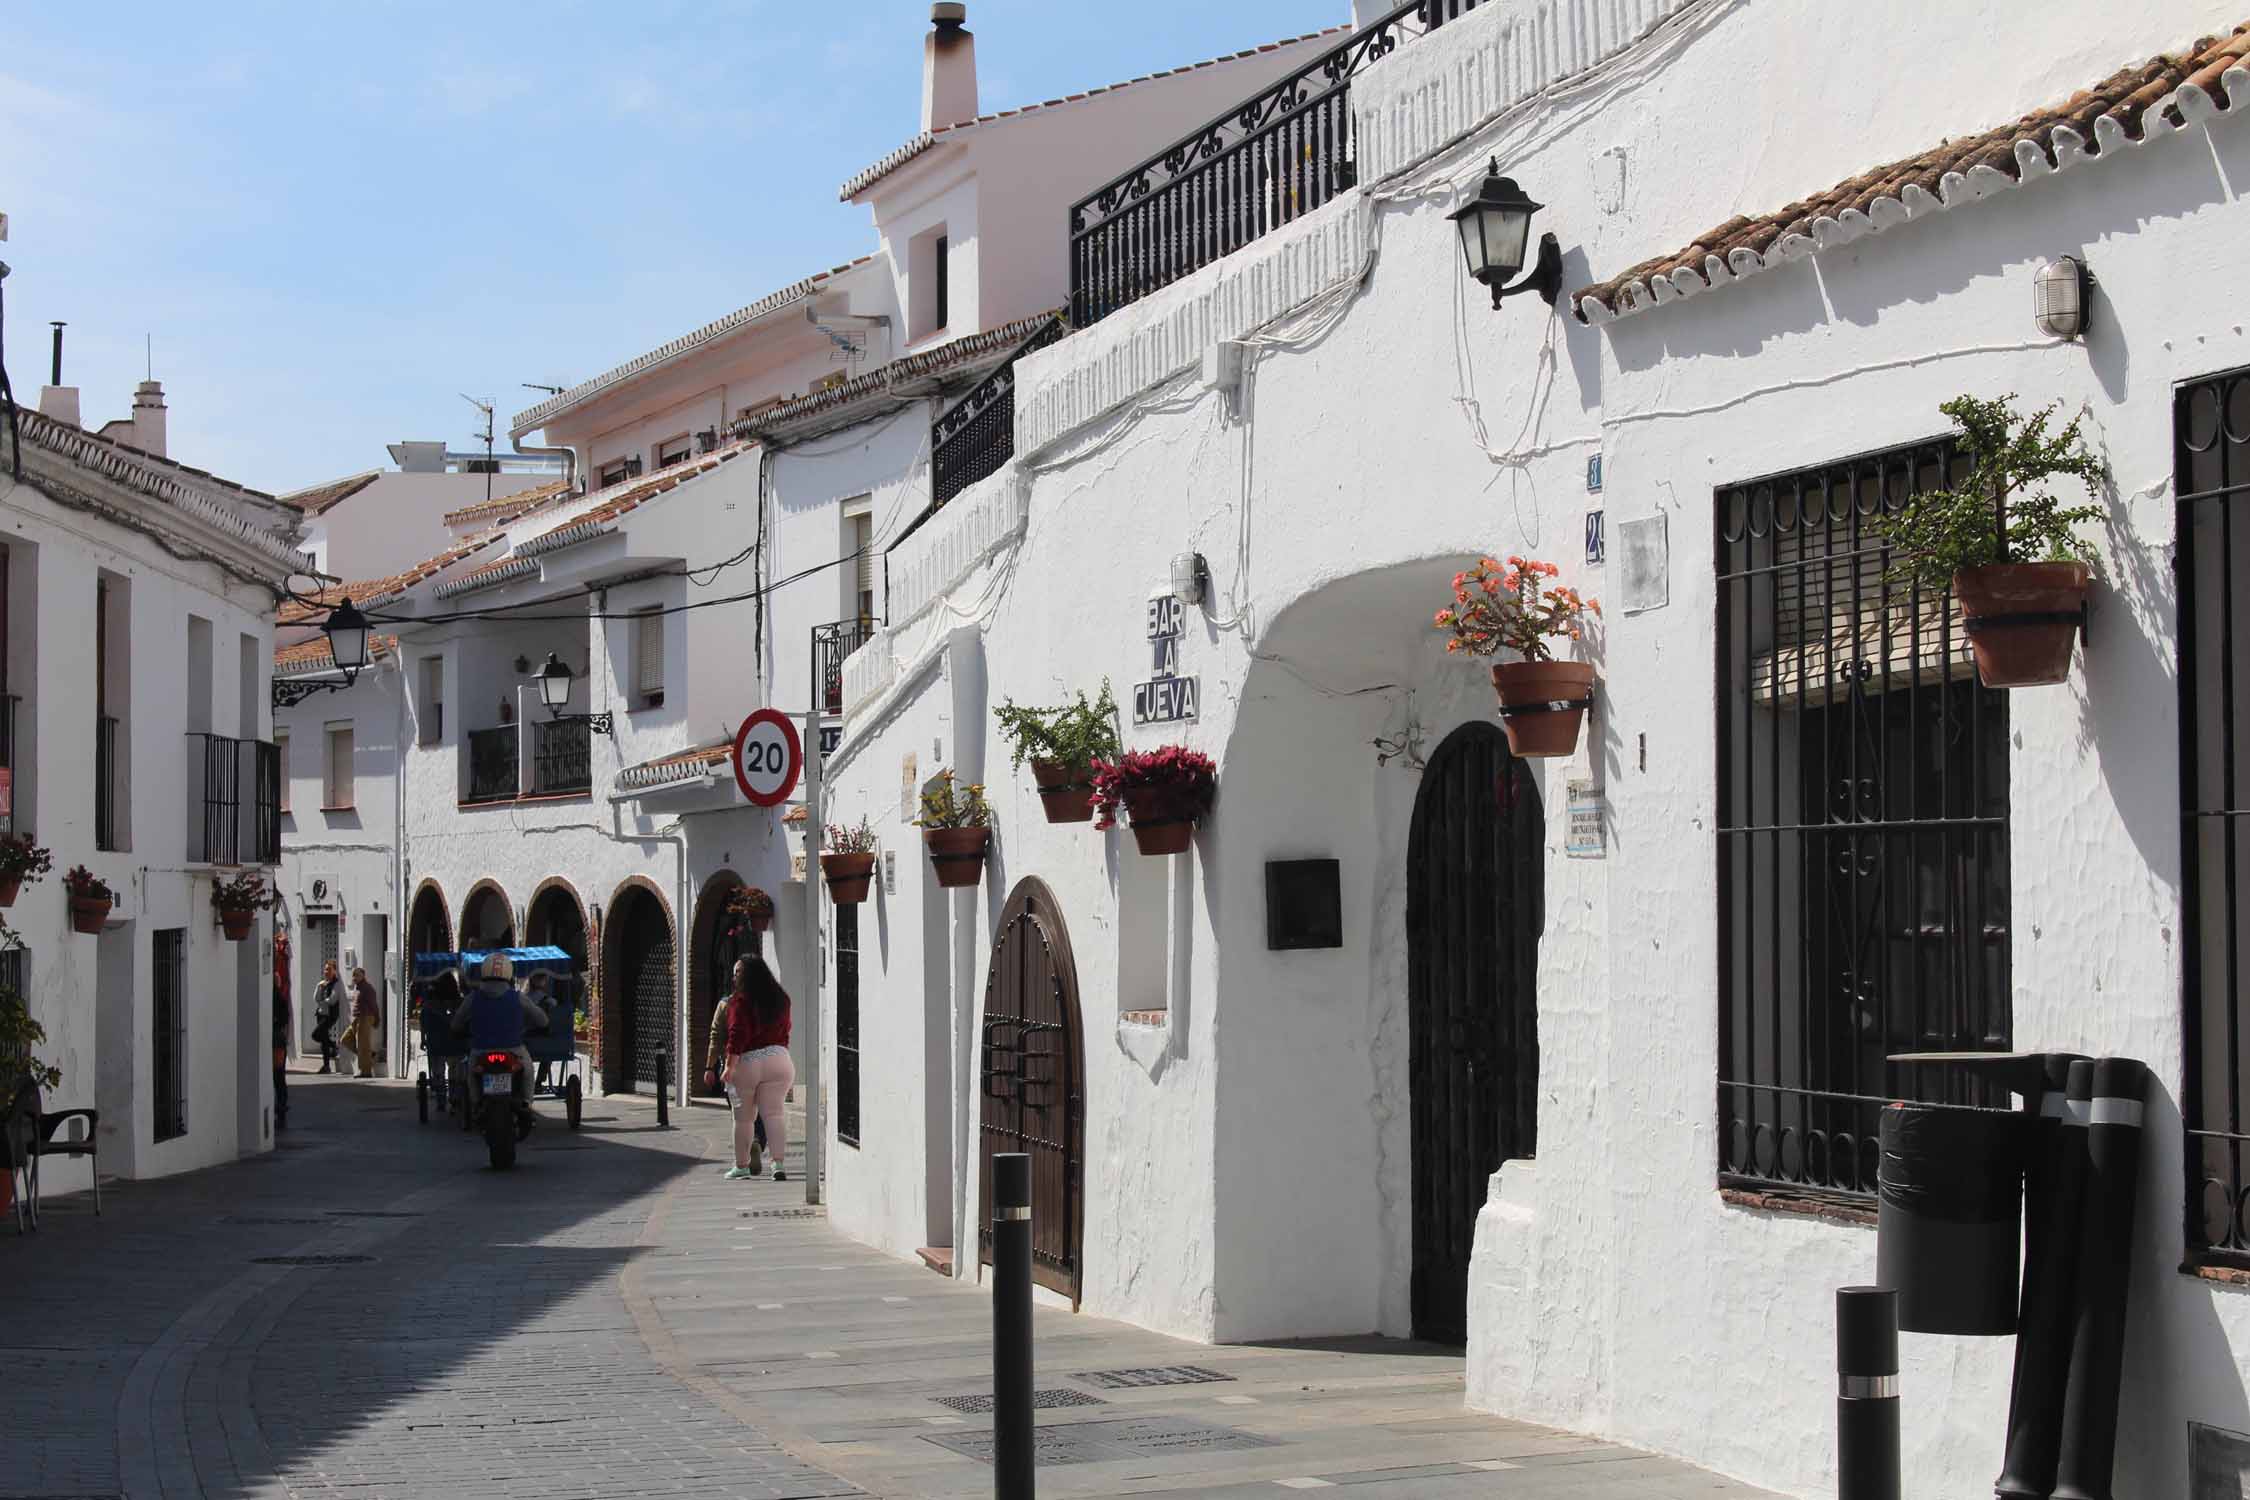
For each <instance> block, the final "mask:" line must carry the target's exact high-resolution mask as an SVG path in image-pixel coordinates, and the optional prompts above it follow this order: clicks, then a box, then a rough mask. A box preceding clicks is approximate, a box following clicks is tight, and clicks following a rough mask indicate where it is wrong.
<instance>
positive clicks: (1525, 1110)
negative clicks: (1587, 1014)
mask: <svg viewBox="0 0 2250 1500" xmlns="http://www.w3.org/2000/svg"><path fill="white" fill-rule="evenodd" d="M1545 823H1546V820H1545V815H1544V813H1543V812H1542V810H1541V807H1540V802H1539V789H1538V786H1537V783H1536V782H1535V781H1534V779H1533V778H1532V777H1531V776H1530V775H1529V774H1528V773H1527V772H1526V771H1525V769H1524V766H1523V763H1522V762H1520V761H1518V760H1517V759H1516V758H1515V757H1514V756H1512V755H1510V754H1509V753H1508V742H1507V738H1506V736H1505V735H1503V734H1502V733H1501V731H1500V730H1499V728H1498V727H1497V726H1495V725H1492V724H1485V723H1473V724H1464V725H1463V726H1462V727H1461V728H1459V729H1457V730H1455V731H1454V732H1453V733H1452V734H1451V735H1449V736H1447V737H1446V740H1445V742H1444V743H1443V744H1441V745H1439V746H1438V748H1437V753H1436V754H1434V755H1432V756H1431V757H1430V762H1429V767H1428V769H1426V770H1425V771H1423V773H1422V788H1421V791H1420V792H1419V794H1417V796H1416V798H1415V802H1414V827H1413V833H1412V835H1411V838H1410V840H1409V843H1408V850H1407V885H1406V934H1407V1014H1408V1029H1409V1042H1408V1056H1407V1087H1408V1092H1409V1101H1410V1111H1411V1116H1412V1139H1413V1174H1414V1291H1413V1312H1414V1334H1415V1337H1417V1338H1424V1339H1432V1340H1435V1341H1437V1342H1440V1343H1449V1344H1459V1343H1464V1342H1466V1341H1467V1337H1468V1303H1469V1252H1470V1249H1471V1246H1472V1245H1473V1243H1474V1241H1475V1238H1476V1222H1477V1213H1478V1211H1479V1210H1480V1209H1482V1208H1483V1207H1484V1198H1485V1188H1486V1185H1487V1184H1488V1183H1489V1182H1490V1181H1491V1178H1492V1174H1493V1173H1494V1172H1496V1171H1498V1170H1499V1168H1500V1164H1501V1163H1502V1162H1504V1161H1507V1160H1509V1159H1510V1158H1514V1157H1528V1156H1531V1155H1533V1154H1534V1152H1533V1148H1534V1146H1535V1144H1536V1131H1537V1129H1538V1123H1539V1006H1538V975H1539V935H1540V932H1541V930H1542V928H1543V927H1544V925H1545V910H1544V907H1545V902H1544V885H1543V882H1544V878H1545V862H1544V847H1543V846H1544V840H1545Z"/></svg>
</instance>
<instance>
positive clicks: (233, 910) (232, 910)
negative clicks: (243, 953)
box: [74, 874, 277, 943]
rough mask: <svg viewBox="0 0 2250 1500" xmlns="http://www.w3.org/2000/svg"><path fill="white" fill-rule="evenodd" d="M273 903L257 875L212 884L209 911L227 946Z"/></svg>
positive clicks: (243, 935) (243, 934)
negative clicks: (213, 914) (217, 915)
mask: <svg viewBox="0 0 2250 1500" xmlns="http://www.w3.org/2000/svg"><path fill="white" fill-rule="evenodd" d="M276 899H277V898H276V896H275V894H274V892H273V891H271V890H269V889H267V887H266V882H265V879H264V877H262V876H259V875H254V874H252V875H237V876H235V877H234V879H232V880H220V881H215V882H213V883H212V886H211V907H212V910H214V911H216V912H217V913H218V914H219V927H220V929H221V930H222V931H223V932H225V933H226V935H227V941H228V942H230V943H239V942H241V941H242V940H243V939H245V938H247V937H249V936H250V927H251V924H252V923H253V922H255V921H256V920H257V916H258V913H259V912H261V911H264V910H266V909H267V908H268V907H270V906H272V905H273V904H274V902H275V900H276ZM74 909H75V908H74ZM104 914H105V915H106V914H107V913H106V911H105V913H104Z"/></svg>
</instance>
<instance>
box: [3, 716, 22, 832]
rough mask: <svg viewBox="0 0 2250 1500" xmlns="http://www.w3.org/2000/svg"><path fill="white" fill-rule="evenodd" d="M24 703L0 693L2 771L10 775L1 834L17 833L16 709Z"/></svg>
mask: <svg viewBox="0 0 2250 1500" xmlns="http://www.w3.org/2000/svg"><path fill="white" fill-rule="evenodd" d="M22 702H23V700H22V698H21V697H19V696H18V695H17V694H15V693H0V769H5V770H6V771H7V773H8V796H7V800H6V801H5V802H0V833H14V832H15V831H16V797H17V796H18V795H19V788H18V787H17V786H16V780H17V777H16V709H17V707H18V706H19V705H20V704H21V703H22Z"/></svg>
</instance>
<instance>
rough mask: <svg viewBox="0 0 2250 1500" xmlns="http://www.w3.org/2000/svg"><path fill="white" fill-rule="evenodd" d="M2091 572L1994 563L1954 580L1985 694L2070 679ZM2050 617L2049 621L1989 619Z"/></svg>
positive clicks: (2078, 566)
mask: <svg viewBox="0 0 2250 1500" xmlns="http://www.w3.org/2000/svg"><path fill="white" fill-rule="evenodd" d="M2093 576H2094V570H2093V569H2091V568H2089V567H2087V566H2086V565H2085V564H2084V563H2082V562H2036V563H1994V564H1991V565H1990V566H1987V567H1982V568H1963V569H1962V570H1961V571H1960V572H1958V573H1956V574H1954V575H1953V596H1954V598H1956V599H1958V600H1960V601H1961V617H1962V618H1963V619H1964V620H1965V621H1966V622H1967V626H1968V632H1969V649H1970V650H1971V651H1972V652H1974V653H1975V655H1976V659H1977V677H1978V679H1979V680H1980V681H1982V682H1983V683H1984V685H1985V686H1986V687H1988V688H2018V687H2045V686H2047V685H2049V684H2051V683H2057V682H2066V681H2068V680H2069V678H2070V648H2071V644H2072V640H2073V638H2074V637H2075V636H2076V635H2077V634H2078V620H2079V611H2080V610H2081V609H2082V608H2084V606H2085V603H2086V588H2087V585H2088V584H2089V583H2091V582H2092V581H2093ZM1996 615H2000V616H2009V615H2013V616H2022V615H2053V616H2055V617H2056V618H2054V619H2048V620H2023V619H2018V620H2013V621H2010V622H2009V623H2006V624H2002V623H1998V622H1995V621H1994V620H1993V617H1994V616H1996Z"/></svg>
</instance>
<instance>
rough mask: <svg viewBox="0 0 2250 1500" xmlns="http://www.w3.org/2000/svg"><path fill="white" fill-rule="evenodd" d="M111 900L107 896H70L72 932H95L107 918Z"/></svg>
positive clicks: (98, 930)
mask: <svg viewBox="0 0 2250 1500" xmlns="http://www.w3.org/2000/svg"><path fill="white" fill-rule="evenodd" d="M111 904H112V903H111V901H110V899H109V897H107V896H73V897H71V898H70V929H71V931H73V932H83V933H88V934H92V933H97V932H100V931H101V930H102V924H103V923H104V922H107V921H108V920H109V908H110V906H111Z"/></svg>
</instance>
